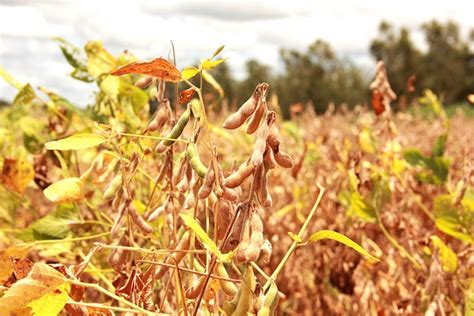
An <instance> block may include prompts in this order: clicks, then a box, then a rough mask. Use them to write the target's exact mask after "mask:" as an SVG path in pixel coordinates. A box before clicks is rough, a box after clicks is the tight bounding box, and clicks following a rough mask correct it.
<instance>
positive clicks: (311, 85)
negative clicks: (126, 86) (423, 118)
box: [208, 20, 474, 115]
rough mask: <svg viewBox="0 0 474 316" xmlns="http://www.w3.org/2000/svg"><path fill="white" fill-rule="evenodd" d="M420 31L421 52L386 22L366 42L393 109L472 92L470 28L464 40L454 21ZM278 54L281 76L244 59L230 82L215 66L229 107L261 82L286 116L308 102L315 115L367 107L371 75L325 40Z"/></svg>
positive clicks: (225, 70) (473, 35) (406, 33)
mask: <svg viewBox="0 0 474 316" xmlns="http://www.w3.org/2000/svg"><path fill="white" fill-rule="evenodd" d="M420 31H421V32H422V34H423V36H424V40H425V42H426V49H421V48H420V47H417V45H415V43H414V41H413V38H412V35H411V33H410V30H409V29H408V28H407V27H400V28H396V27H394V26H393V25H391V24H390V23H389V22H386V21H383V22H381V23H380V25H379V30H378V35H377V37H376V38H375V39H373V40H372V41H371V42H370V46H369V51H370V55H371V57H372V58H373V59H374V60H375V61H378V60H383V61H384V62H385V64H386V65H387V68H388V78H389V80H390V82H391V84H392V88H393V90H394V91H395V93H396V94H397V95H398V96H399V98H398V102H396V105H395V106H398V107H400V106H401V107H404V106H407V105H409V104H410V102H411V100H413V99H414V98H416V97H418V96H419V95H421V94H422V92H423V90H424V89H427V88H429V89H431V90H433V91H434V92H435V93H437V94H439V95H440V96H441V97H442V98H443V100H444V102H445V103H446V104H452V103H457V102H463V101H464V100H465V98H466V95H467V94H469V93H473V92H474V49H473V43H474V29H472V30H471V31H470V33H469V34H468V35H467V37H466V36H463V35H462V32H461V30H460V27H459V25H458V24H457V23H455V22H452V21H448V22H446V23H441V22H438V21H436V20H433V21H430V22H428V23H424V24H422V25H421V26H420ZM279 53H280V58H281V60H282V62H283V65H284V70H283V71H282V72H281V73H276V72H275V71H273V70H272V69H271V67H270V66H268V65H265V64H263V63H261V62H259V61H256V60H249V61H247V63H246V77H245V78H244V79H243V80H237V79H236V78H234V77H233V75H232V72H231V70H230V69H229V66H228V65H226V63H224V64H222V65H220V66H219V67H217V68H216V70H215V71H214V73H213V74H214V77H215V78H216V79H217V81H218V82H219V83H220V84H221V86H222V88H223V90H224V91H225V95H226V99H227V101H228V102H229V103H230V105H231V106H233V107H236V106H238V105H239V104H242V103H243V102H244V101H245V100H246V99H247V98H248V97H249V95H250V94H251V93H252V91H253V89H254V87H255V86H256V84H257V83H259V82H263V81H266V82H269V83H270V86H271V87H272V89H273V92H276V93H277V95H278V100H279V103H280V106H281V108H282V110H283V112H284V114H286V115H288V111H289V106H290V105H291V104H294V103H306V102H311V103H312V104H313V105H314V108H315V110H316V111H317V112H324V111H325V110H326V108H327V106H328V104H330V103H331V102H332V103H334V104H335V105H336V106H337V105H340V104H343V103H345V104H347V105H348V106H349V107H352V106H354V105H356V104H365V103H367V100H368V99H369V98H368V96H369V93H370V92H369V90H368V85H369V82H370V80H372V74H369V73H368V71H367V69H362V68H361V67H359V66H357V65H356V64H354V63H353V62H351V61H349V60H347V59H344V58H340V57H339V56H338V55H337V54H336V52H335V51H334V50H333V49H332V48H331V46H330V45H329V44H328V43H327V42H325V41H323V40H320V39H318V40H316V41H315V42H314V43H312V44H311V45H310V46H309V47H307V48H306V49H305V50H304V51H300V50H294V49H285V48H282V49H280V52H279ZM210 90H212V89H208V91H210Z"/></svg>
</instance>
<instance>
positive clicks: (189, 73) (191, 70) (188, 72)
mask: <svg viewBox="0 0 474 316" xmlns="http://www.w3.org/2000/svg"><path fill="white" fill-rule="evenodd" d="M198 73H199V69H197V68H196V67H186V68H184V70H183V71H182V72H181V77H183V78H184V79H187V80H189V79H191V78H192V77H194V76H195V75H197V74H198Z"/></svg>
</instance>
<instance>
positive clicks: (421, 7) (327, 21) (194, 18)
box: [0, 0, 474, 106]
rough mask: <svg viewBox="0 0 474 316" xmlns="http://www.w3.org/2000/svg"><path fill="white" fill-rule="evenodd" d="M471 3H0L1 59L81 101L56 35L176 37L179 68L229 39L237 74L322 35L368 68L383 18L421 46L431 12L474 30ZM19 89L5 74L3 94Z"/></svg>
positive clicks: (81, 39) (132, 43)
mask: <svg viewBox="0 0 474 316" xmlns="http://www.w3.org/2000/svg"><path fill="white" fill-rule="evenodd" d="M473 12H474V1H470V0H464V1H462V0H449V1H436V0H432V1H421V0H420V1H414V0H408V1H407V0H397V1H380V0H379V1H372V0H365V1H363V0H353V1H348V0H331V1H324V2H323V1H309V0H287V1H277V0H273V1H262V0H253V1H252V0H239V1H237V0H226V1H209V0H208V1H187V0H170V1H152V0H148V1H147V0H136V1H125V0H81V1H76V0H0V65H1V66H2V67H3V68H4V69H6V70H7V71H8V72H9V73H10V74H11V75H13V76H14V77H15V78H17V79H18V80H19V81H20V82H22V83H26V82H29V83H31V84H32V85H33V86H34V87H37V86H40V85H41V86H44V87H46V88H49V89H51V90H54V91H57V92H59V93H60V94H62V95H63V96H66V97H67V98H69V99H70V100H71V101H72V102H73V103H76V104H78V105H80V106H84V105H85V104H87V103H88V102H92V101H93V98H92V96H91V92H92V91H94V90H95V89H96V87H95V86H94V85H93V84H86V83H83V82H80V81H77V80H74V79H72V78H70V77H69V73H70V72H71V70H72V69H71V67H70V66H69V65H68V64H67V62H66V61H65V60H64V58H63V56H62V54H61V52H60V50H59V48H58V46H57V44H56V43H55V42H54V41H53V40H51V38H52V37H62V38H64V39H66V40H68V41H69V42H72V43H73V44H75V45H77V46H79V47H83V46H84V44H85V43H86V42H87V41H88V40H101V41H102V42H103V44H104V47H105V48H106V49H108V50H109V51H110V52H111V53H112V54H114V55H118V54H119V53H120V52H121V51H123V50H125V49H128V50H129V51H131V52H132V53H134V54H135V55H136V56H137V57H138V58H139V59H147V58H152V57H160V56H163V57H167V56H168V54H169V52H170V40H173V42H174V45H175V47H176V51H177V60H178V68H180V69H182V68H184V67H185V66H189V65H191V64H193V63H195V62H196V61H198V60H200V59H203V58H206V57H208V56H209V55H211V54H212V52H214V50H215V49H216V48H217V47H219V46H220V45H223V44H225V45H226V47H225V50H224V51H223V53H222V56H223V57H227V58H229V59H228V61H226V62H228V63H229V66H230V67H231V69H232V71H233V72H234V74H235V76H236V77H237V78H242V77H243V76H244V75H245V68H244V65H245V61H246V60H248V59H250V58H253V59H257V60H258V61H260V62H262V63H265V64H268V65H270V66H272V67H273V68H274V69H275V70H276V71H278V69H281V61H280V59H279V52H278V51H279V49H280V48H290V49H297V50H301V51H303V50H305V49H306V48H307V47H308V46H309V45H310V44H311V43H312V42H314V41H315V40H316V39H323V40H325V41H327V42H329V43H330V45H331V46H332V48H333V49H334V50H335V51H336V53H337V54H338V55H339V56H340V57H342V58H348V59H350V60H352V61H353V62H355V63H357V64H359V65H361V66H362V67H364V68H365V69H367V70H368V71H371V68H372V67H374V61H373V60H372V59H371V57H370V55H369V52H368V47H369V43H370V41H371V40H372V39H373V38H375V37H376V36H377V32H378V25H379V23H380V21H381V20H387V21H389V22H391V23H392V24H393V25H395V26H407V27H409V28H410V30H411V31H412V37H413V40H414V41H415V42H416V44H417V45H418V46H419V47H421V48H423V45H424V43H423V36H422V34H421V32H420V30H419V26H420V25H421V24H422V23H424V22H428V21H430V20H432V19H437V20H439V21H442V22H446V21H448V20H453V21H456V22H457V23H458V24H459V25H460V26H461V29H462V31H463V32H464V33H465V34H467V32H468V30H469V29H471V28H474V18H473ZM15 92H16V91H15V89H14V88H13V87H11V86H9V85H8V84H6V83H5V82H3V80H1V79H0V99H12V98H13V97H14V95H15Z"/></svg>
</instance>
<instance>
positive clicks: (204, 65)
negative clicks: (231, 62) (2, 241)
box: [201, 58, 225, 70]
mask: <svg viewBox="0 0 474 316" xmlns="http://www.w3.org/2000/svg"><path fill="white" fill-rule="evenodd" d="M224 61H225V59H217V60H210V59H209V58H206V59H204V60H203V61H202V62H201V69H203V70H209V69H212V68H214V67H216V66H218V65H220V64H222V63H223V62H224Z"/></svg>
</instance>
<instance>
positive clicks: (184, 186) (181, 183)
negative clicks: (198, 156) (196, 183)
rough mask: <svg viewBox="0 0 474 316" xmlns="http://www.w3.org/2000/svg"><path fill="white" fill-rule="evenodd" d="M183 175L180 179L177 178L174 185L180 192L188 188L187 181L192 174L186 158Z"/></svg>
mask: <svg viewBox="0 0 474 316" xmlns="http://www.w3.org/2000/svg"><path fill="white" fill-rule="evenodd" d="M183 173H184V174H183V177H182V178H181V180H179V182H178V184H177V185H176V187H177V188H178V191H179V192H181V193H184V192H186V191H187V190H188V188H189V182H190V181H191V176H192V169H191V167H190V166H189V163H188V162H187V160H186V164H185V165H184V172H183Z"/></svg>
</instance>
